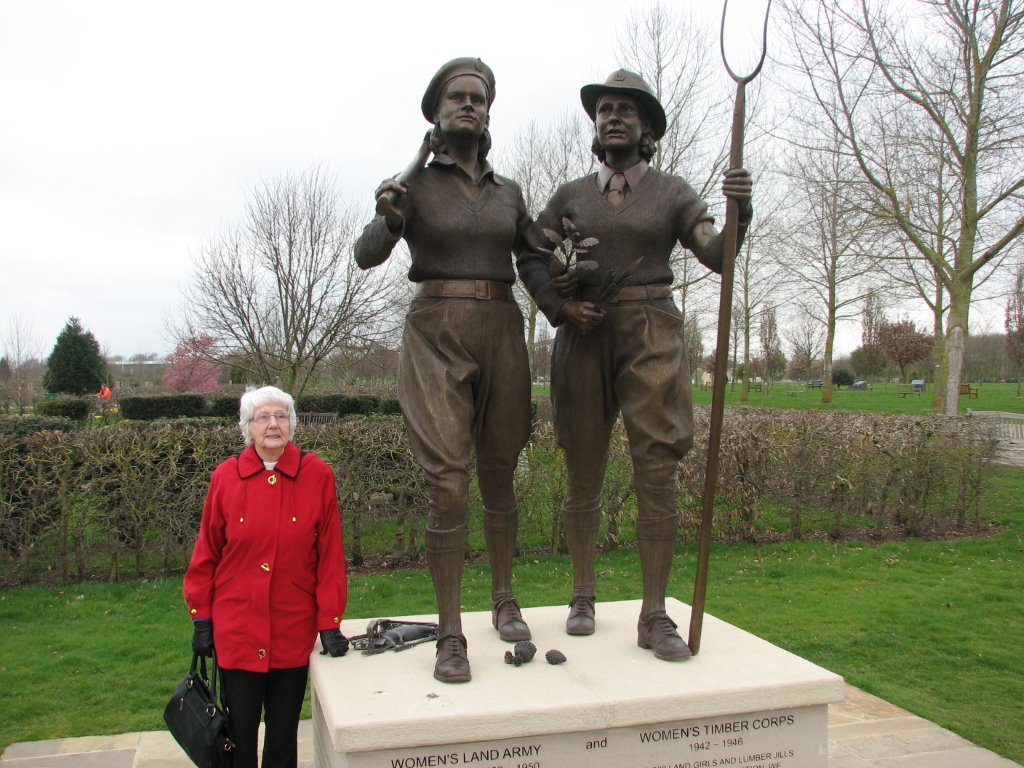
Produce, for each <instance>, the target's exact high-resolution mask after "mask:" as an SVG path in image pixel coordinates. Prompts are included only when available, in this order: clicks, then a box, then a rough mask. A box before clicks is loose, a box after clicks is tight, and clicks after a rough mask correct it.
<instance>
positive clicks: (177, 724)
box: [164, 653, 235, 768]
mask: <svg viewBox="0 0 1024 768" xmlns="http://www.w3.org/2000/svg"><path fill="white" fill-rule="evenodd" d="M219 676H220V670H219V669H218V668H217V656H216V655H214V657H213V677H212V678H211V677H209V676H208V675H207V674H206V657H205V656H200V655H199V654H198V653H196V654H193V656H192V667H191V669H189V673H188V674H187V675H186V676H185V679H184V680H182V681H181V682H180V683H179V684H178V687H177V688H176V689H175V691H174V695H173V696H172V697H171V700H170V701H169V702H167V707H166V708H165V709H164V722H166V723H167V727H168V729H170V731H171V735H172V736H173V737H174V740H175V741H177V742H178V744H180V745H181V748H182V749H183V750H185V752H186V754H188V756H189V759H191V760H192V762H193V763H195V764H196V765H197V766H199V768H231V764H232V760H233V758H234V754H235V753H234V749H235V743H234V742H233V741H232V740H231V736H230V731H229V727H228V714H227V710H226V709H225V708H224V705H223V702H222V701H221V700H220V699H218V697H217V678H218V677H219ZM210 681H212V682H210Z"/></svg>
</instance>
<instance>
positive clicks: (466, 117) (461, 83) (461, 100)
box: [434, 75, 490, 136]
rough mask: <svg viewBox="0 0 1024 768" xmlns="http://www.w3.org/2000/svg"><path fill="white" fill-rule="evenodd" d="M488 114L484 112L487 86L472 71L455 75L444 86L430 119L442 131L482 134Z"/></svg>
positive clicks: (485, 109)
mask: <svg viewBox="0 0 1024 768" xmlns="http://www.w3.org/2000/svg"><path fill="white" fill-rule="evenodd" d="M489 120H490V116H489V115H488V114H487V87H486V86H485V85H484V82H483V80H481V79H480V78H479V77H474V76H473V75H459V76H458V77H456V78H454V79H452V80H450V81H449V82H448V84H447V85H445V87H444V93H442V94H441V98H440V99H439V100H438V102H437V109H436V110H434V122H436V123H440V125H441V131H442V132H444V133H472V134H475V135H477V136H481V135H483V132H484V129H485V128H486V127H487V125H488V122H489Z"/></svg>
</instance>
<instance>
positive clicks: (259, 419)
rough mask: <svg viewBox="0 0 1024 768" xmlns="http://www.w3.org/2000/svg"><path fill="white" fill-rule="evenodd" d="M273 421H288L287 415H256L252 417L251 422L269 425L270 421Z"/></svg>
mask: <svg viewBox="0 0 1024 768" xmlns="http://www.w3.org/2000/svg"><path fill="white" fill-rule="evenodd" d="M271 419H273V420H274V421H288V414H287V413H257V414H256V415H255V416H253V419H252V420H253V421H255V422H256V423H257V424H269V423H270V420H271Z"/></svg>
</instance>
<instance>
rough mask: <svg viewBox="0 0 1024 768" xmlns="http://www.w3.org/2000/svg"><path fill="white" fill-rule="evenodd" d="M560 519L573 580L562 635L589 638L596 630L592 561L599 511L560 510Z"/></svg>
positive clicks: (594, 578)
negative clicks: (561, 515)
mask: <svg viewBox="0 0 1024 768" xmlns="http://www.w3.org/2000/svg"><path fill="white" fill-rule="evenodd" d="M563 515H564V517H565V540H566V542H567V543H568V545H569V557H570V559H571V560H572V580H573V584H572V599H571V600H570V601H569V618H568V619H566V621H565V631H566V633H567V634H570V635H592V634H594V630H595V629H596V626H597V621H596V618H595V615H596V610H595V605H594V604H595V600H596V598H595V595H596V592H595V585H596V581H597V577H596V575H595V573H594V559H595V556H596V554H597V531H598V521H599V515H600V508H598V509H587V510H581V511H575V512H569V511H568V510H563Z"/></svg>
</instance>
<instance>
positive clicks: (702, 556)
mask: <svg viewBox="0 0 1024 768" xmlns="http://www.w3.org/2000/svg"><path fill="white" fill-rule="evenodd" d="M728 8H729V0H725V3H724V5H723V6H722V28H721V32H720V35H719V42H720V45H721V49H722V62H723V63H724V64H725V69H726V71H727V72H728V73H729V76H730V77H731V78H732V79H733V80H734V81H735V82H736V103H735V105H734V106H733V110H732V142H731V144H730V148H729V167H730V168H742V167H743V123H744V120H745V117H746V108H747V104H746V98H747V97H746V88H747V83H749V82H751V81H752V80H753V79H754V78H755V77H757V75H758V74H759V73H760V71H761V66H762V65H763V64H764V59H765V55H766V54H767V53H768V14H769V12H770V11H771V8H772V2H771V0H768V7H767V8H766V9H765V13H764V30H763V32H762V37H761V58H760V60H759V61H758V62H757V66H756V67H754V70H753V72H751V73H750V74H749V75H745V76H743V77H741V76H739V75H737V74H736V73H735V72H734V71H733V69H732V67H730V66H729V58H728V57H727V56H726V55H725V14H726V11H727V10H728ZM739 214H740V209H739V203H738V202H737V201H736V200H734V199H733V198H731V197H730V198H728V199H727V200H726V207H725V228H724V233H723V235H724V241H725V242H724V249H723V254H722V292H721V295H720V296H719V301H718V342H717V345H716V347H715V374H714V375H715V379H714V382H713V383H712V393H711V394H712V397H711V429H710V432H709V434H708V459H707V468H706V470H705V472H704V496H703V505H702V508H701V517H700V538H699V544H698V549H697V574H696V578H695V580H694V586H693V602H692V604H691V608H690V636H689V639H688V644H689V646H690V651H691V652H692V653H693V654H696V653H697V652H698V651H699V650H700V633H701V629H702V628H703V626H704V597H705V594H706V593H707V588H708V559H709V557H710V553H711V523H712V521H713V518H714V509H715V487H716V486H717V485H718V469H719V452H720V450H721V445H722V417H723V415H724V412H725V379H726V377H727V375H728V362H729V326H730V323H731V320H732V283H733V273H734V271H735V263H736V241H737V236H738V223H737V222H738V221H739Z"/></svg>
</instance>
